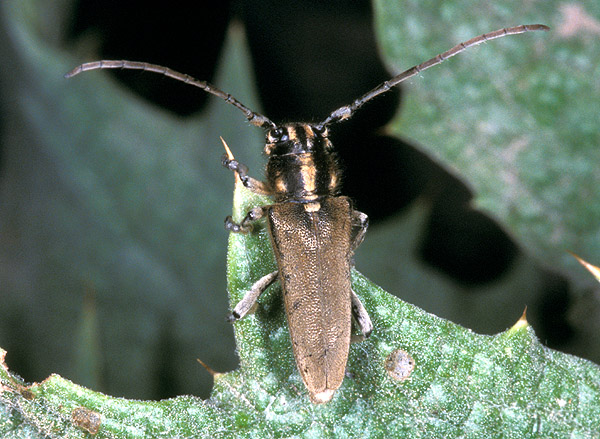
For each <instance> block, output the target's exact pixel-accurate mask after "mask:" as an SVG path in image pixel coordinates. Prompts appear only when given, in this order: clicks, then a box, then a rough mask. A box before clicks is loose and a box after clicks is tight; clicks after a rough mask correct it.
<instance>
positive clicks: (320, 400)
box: [310, 389, 335, 404]
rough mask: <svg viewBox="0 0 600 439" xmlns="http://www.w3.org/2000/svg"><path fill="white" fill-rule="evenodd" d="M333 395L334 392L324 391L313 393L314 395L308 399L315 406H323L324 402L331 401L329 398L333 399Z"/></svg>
mask: <svg viewBox="0 0 600 439" xmlns="http://www.w3.org/2000/svg"><path fill="white" fill-rule="evenodd" d="M334 393H335V390H332V389H325V390H323V391H322V392H319V393H315V394H314V395H311V396H310V399H311V400H312V402H313V403H315V404H324V403H326V402H329V401H331V398H333V394H334Z"/></svg>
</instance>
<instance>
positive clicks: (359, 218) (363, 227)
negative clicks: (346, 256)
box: [350, 210, 369, 251]
mask: <svg viewBox="0 0 600 439" xmlns="http://www.w3.org/2000/svg"><path fill="white" fill-rule="evenodd" d="M367 227H369V217H368V216H367V215H366V214H364V213H362V212H359V211H358V210H353V211H352V236H351V237H350V240H351V241H350V248H351V250H352V251H354V250H356V248H357V247H358V246H359V245H360V243H361V242H363V239H365V234H366V233H367Z"/></svg>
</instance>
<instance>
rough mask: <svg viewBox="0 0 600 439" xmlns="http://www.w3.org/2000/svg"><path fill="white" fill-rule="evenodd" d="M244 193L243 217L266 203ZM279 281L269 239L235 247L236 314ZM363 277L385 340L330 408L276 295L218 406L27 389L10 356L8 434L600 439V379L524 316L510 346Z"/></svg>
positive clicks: (249, 331) (66, 386)
mask: <svg viewBox="0 0 600 439" xmlns="http://www.w3.org/2000/svg"><path fill="white" fill-rule="evenodd" d="M238 186H240V187H238V188H237V190H236V194H235V202H234V216H235V217H237V218H240V217H241V216H243V214H244V213H245V212H247V211H248V210H249V209H250V208H251V207H254V206H257V205H263V204H265V202H268V200H266V199H264V198H261V197H257V196H256V195H253V194H251V193H250V192H249V191H247V190H246V189H243V188H242V187H241V185H238ZM273 269H274V263H273V258H272V251H271V248H270V241H269V237H268V235H267V233H266V231H265V229H264V228H263V229H258V230H256V231H255V232H253V233H252V234H246V235H244V234H231V236H230V243H229V256H228V281H229V290H230V295H231V299H230V300H231V303H232V304H234V303H236V302H237V301H238V300H239V299H240V298H241V297H242V296H243V294H244V292H245V291H247V290H248V289H249V288H250V286H251V285H252V283H253V282H254V281H255V280H256V279H257V278H259V277H260V276H261V275H263V274H265V273H267V272H270V271H272V270H273ZM352 278H353V288H354V290H355V291H356V292H357V294H358V295H359V296H360V297H361V300H362V301H363V303H364V305H365V307H366V308H367V310H368V311H369V313H370V315H371V318H372V320H373V324H374V326H375V331H374V333H373V335H372V336H371V337H370V338H369V339H368V340H367V341H365V342H362V343H358V344H353V345H352V347H351V352H350V357H349V362H348V371H349V373H350V376H349V377H347V378H346V379H345V380H344V383H343V384H342V387H341V388H340V389H339V390H338V391H337V392H336V395H335V396H334V399H333V400H332V401H331V402H330V403H327V404H323V405H313V404H312V403H311V402H310V400H309V398H308V395H307V392H306V390H305V389H304V386H303V384H302V380H301V379H300V376H299V374H298V372H297V371H296V367H295V362H294V359H293V356H292V353H291V344H290V340H289V333H288V330H287V325H286V322H285V316H284V313H283V310H282V305H281V298H280V292H279V288H278V287H277V286H272V287H270V288H269V290H267V291H266V292H265V293H264V295H263V296H262V297H261V299H260V305H259V307H258V310H257V312H256V313H255V314H253V315H251V316H248V317H246V318H245V319H243V320H241V321H239V322H236V323H235V334H236V341H237V346H238V353H239V356H240V359H241V365H240V368H239V369H238V370H236V371H234V372H230V373H225V374H216V375H215V376H214V379H215V387H214V390H213V393H212V395H211V397H210V399H209V400H207V401H202V400H200V399H199V398H194V397H189V396H185V397H183V396H182V397H177V398H173V399H170V400H165V401H159V402H139V401H127V400H123V399H119V398H111V397H107V396H104V395H102V394H99V393H96V392H93V391H90V390H87V389H84V388H81V387H79V386H77V385H75V384H73V383H71V382H69V381H68V380H65V379H63V378H60V377H59V376H56V375H54V376H51V377H50V378H49V379H47V380H45V381H44V382H42V383H39V384H34V385H32V386H26V385H25V384H24V383H23V382H22V381H21V380H20V379H19V378H18V377H15V376H14V375H11V374H10V373H9V371H8V370H7V368H6V365H5V363H4V361H3V360H4V355H3V354H4V352H2V356H1V357H0V359H2V368H1V369H0V373H1V379H2V383H1V384H2V387H1V389H2V391H1V393H0V402H1V404H0V406H2V407H3V413H4V414H3V415H2V416H3V417H2V422H0V433H1V434H14V435H15V437H21V436H18V435H21V434H25V431H27V432H31V431H34V432H37V434H38V435H39V436H35V434H34V435H33V437H41V435H43V434H50V435H56V436H60V437H79V436H80V435H81V431H82V427H81V426H78V425H74V424H73V420H72V417H71V416H72V412H73V410H75V409H76V408H78V407H84V408H85V409H88V410H92V411H94V412H97V413H98V414H100V416H101V425H100V427H99V431H98V433H97V437H111V436H118V437H127V438H141V437H177V436H183V437H197V436H201V437H231V436H235V437H290V436H301V437H314V436H316V437H423V436H425V437H431V438H436V437H443V438H454V437H456V438H458V437H465V436H467V437H539V436H542V437H547V438H563V437H566V436H570V437H598V432H600V368H599V367H598V366H597V365H594V364H592V363H591V362H588V361H586V360H582V359H579V358H576V357H573V356H570V355H567V354H563V353H560V352H556V351H553V350H551V349H548V348H545V347H544V346H543V345H541V343H540V342H539V340H538V339H537V338H536V337H535V335H534V333H533V330H532V329H531V327H530V326H529V325H528V323H527V321H526V320H525V318H524V316H523V318H521V319H520V320H519V321H518V322H517V323H516V324H515V325H514V326H513V327H512V328H510V329H509V330H507V331H505V332H503V333H501V334H498V335H495V336H485V335H478V334H475V333H473V332H472V331H470V330H468V329H465V328H463V327H461V326H459V325H456V324H453V323H451V322H448V321H446V320H442V319H440V318H438V317H435V316H433V315H431V314H428V313H426V312H424V311H423V310H421V309H419V308H417V307H415V306H413V305H410V304H407V303H404V302H402V301H400V300H398V299H397V298H395V297H393V296H391V295H389V294H387V293H385V292H384V291H382V290H381V289H379V288H378V287H377V286H375V285H374V284H372V283H371V282H370V281H368V280H367V279H366V278H364V277H363V276H362V275H360V274H359V273H358V272H354V273H353V274H352ZM398 358H403V359H404V362H398ZM410 364H412V365H414V368H413V369H411V368H410V367H409V366H410ZM407 365H408V366H407ZM392 372H394V373H392ZM399 378H400V379H399ZM79 425H81V424H79Z"/></svg>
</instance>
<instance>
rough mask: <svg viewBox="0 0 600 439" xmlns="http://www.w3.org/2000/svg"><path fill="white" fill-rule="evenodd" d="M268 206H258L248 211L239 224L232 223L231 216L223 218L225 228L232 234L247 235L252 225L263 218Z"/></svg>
mask: <svg viewBox="0 0 600 439" xmlns="http://www.w3.org/2000/svg"><path fill="white" fill-rule="evenodd" d="M268 207H269V206H259V207H255V208H254V209H252V210H250V212H248V213H247V214H246V216H245V217H244V219H243V220H242V221H240V223H239V224H238V223H236V222H234V221H233V219H232V218H231V216H228V217H227V218H225V228H226V229H227V230H229V231H230V232H234V233H248V232H250V231H252V223H253V222H254V221H256V220H259V219H261V218H262V217H263V216H265V214H266V212H267V209H268Z"/></svg>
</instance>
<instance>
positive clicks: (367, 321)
mask: <svg viewBox="0 0 600 439" xmlns="http://www.w3.org/2000/svg"><path fill="white" fill-rule="evenodd" d="M365 216H366V215H365ZM352 318H353V320H354V322H355V323H356V326H358V329H359V330H360V335H352V341H353V342H359V341H363V340H365V339H367V338H369V336H370V335H371V332H372V331H373V323H372V322H371V318H370V317H369V313H367V310H366V309H365V307H364V306H363V304H362V302H361V301H360V299H359V298H358V296H357V295H356V293H355V292H354V290H352Z"/></svg>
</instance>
